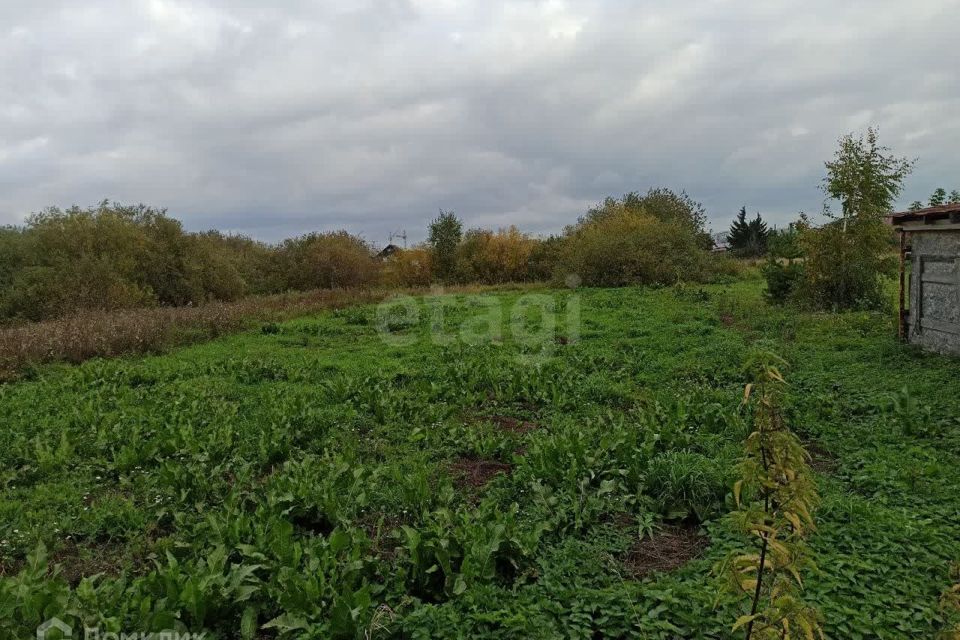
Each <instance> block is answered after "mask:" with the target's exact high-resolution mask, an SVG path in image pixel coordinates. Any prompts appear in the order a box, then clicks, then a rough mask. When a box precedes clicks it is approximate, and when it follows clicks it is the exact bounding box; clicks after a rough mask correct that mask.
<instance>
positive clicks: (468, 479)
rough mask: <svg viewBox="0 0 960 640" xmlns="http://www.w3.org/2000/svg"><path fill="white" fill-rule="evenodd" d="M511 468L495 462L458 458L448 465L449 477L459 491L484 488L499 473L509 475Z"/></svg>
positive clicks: (505, 464) (503, 463)
mask: <svg viewBox="0 0 960 640" xmlns="http://www.w3.org/2000/svg"><path fill="white" fill-rule="evenodd" d="M512 470H513V467H512V466H511V465H509V464H507V463H505V462H497V461H496V460H481V459H478V458H459V459H457V460H456V461H455V462H453V463H452V464H451V465H450V475H452V476H453V480H454V483H455V484H456V485H457V487H458V488H460V489H471V490H476V489H480V488H482V487H484V486H485V485H486V484H487V483H488V482H490V481H491V480H493V478H494V477H495V476H496V475H497V474H500V473H503V474H507V475H509V474H510V472H511V471H512Z"/></svg>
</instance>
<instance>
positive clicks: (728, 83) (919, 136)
mask: <svg viewBox="0 0 960 640" xmlns="http://www.w3.org/2000/svg"><path fill="white" fill-rule="evenodd" d="M958 19H960V0H926V1H925V2H923V3H911V4H907V3H902V2H894V1H887V0H883V1H878V0H870V1H868V0H861V1H856V0H854V1H850V2H845V3H842V6H839V7H838V6H837V3H834V2H828V1H827V0H812V1H811V0H808V1H806V2H800V1H799V0H780V1H775V2H770V1H769V0H751V1H745V2H743V1H742V2H733V1H728V0H704V1H701V2H697V3H679V2H667V1H664V0H658V1H653V2H622V1H615V0H607V1H600V0H586V1H583V2H572V1H568V2H562V1H559V0H553V1H544V2H535V1H532V0H514V1H495V0H473V1H463V2H459V1H455V0H394V1H384V2H366V3H364V2H357V1H355V0H337V1H327V2H320V3H315V2H307V1H290V2H274V3H271V4H270V5H269V6H268V7H264V6H261V3H254V2H228V1H227V0H222V1H218V0H209V1H207V2H181V1H177V0H150V1H143V2H128V1H120V0H99V1H98V0H91V1H88V2H84V3H75V2H43V1H34V2H22V3H18V2H13V3H5V4H4V5H3V6H0V36H2V37H0V222H3V223H14V222H18V221H19V220H21V219H22V217H23V215H24V214H26V213H29V212H30V211H35V210H38V209H40V208H42V207H44V206H47V205H68V204H71V203H74V202H76V203H79V204H91V203H94V202H96V201H98V200H100V199H101V198H104V197H109V198H111V199H115V200H120V201H143V202H147V203H150V204H154V205H157V206H166V207H168V208H169V209H170V211H171V213H173V214H174V215H176V216H178V217H180V218H182V219H183V220H185V221H186V223H187V225H188V226H189V227H191V228H195V229H199V228H208V227H216V228H221V229H226V230H233V231H239V232H244V233H249V234H251V235H253V236H255V237H258V238H263V239H267V240H276V239H279V238H282V237H284V236H287V235H292V234H296V233H302V232H304V231H308V230H312V229H331V228H341V227H343V228H347V229H349V230H351V231H355V232H363V233H364V234H365V235H366V237H368V238H369V239H371V240H376V241H380V242H383V241H384V240H385V239H386V234H387V233H388V232H389V231H391V230H394V229H399V228H406V229H407V230H408V231H409V232H410V235H411V236H412V237H422V236H423V233H424V226H425V223H426V221H427V219H428V218H429V217H430V216H432V215H433V214H434V213H435V212H436V210H437V208H438V207H444V208H453V209H455V210H457V211H458V212H459V213H460V214H461V215H462V216H463V217H464V218H465V220H466V221H467V223H468V224H470V225H483V226H499V225H507V224H517V225H518V226H520V227H521V228H524V229H527V230H530V231H534V232H541V233H544V232H550V231H557V230H559V229H561V228H562V227H563V225H564V224H567V223H569V222H571V221H573V220H574V219H575V218H576V216H577V215H579V214H580V213H582V212H583V210H584V209H585V208H586V207H587V206H589V205H590V204H592V203H595V202H596V201H598V200H600V199H601V198H602V197H603V196H605V195H608V194H619V193H623V192H625V191H629V190H635V189H637V190H643V189H646V188H647V187H649V186H659V185H664V186H671V187H674V188H677V189H681V188H682V189H686V190H687V191H688V192H689V193H690V194H691V195H692V196H694V197H695V198H697V199H699V200H701V201H703V202H704V204H705V205H706V206H707V208H708V211H709V213H710V215H711V219H712V222H713V226H714V227H715V228H717V229H721V228H724V227H725V226H726V225H727V224H729V221H730V219H731V218H732V216H733V215H734V213H735V212H736V210H737V209H738V208H739V207H740V205H742V204H746V205H747V206H748V208H749V209H750V210H760V211H762V212H764V213H766V214H767V215H768V216H769V217H770V218H771V219H772V220H774V221H775V222H779V223H783V222H786V221H788V220H790V219H792V218H793V217H794V216H795V215H796V213H797V212H798V211H800V210H805V211H808V212H811V211H812V212H816V211H818V210H819V209H820V206H821V203H822V195H821V194H820V193H819V192H818V191H817V185H818V183H819V181H820V179H821V177H822V173H823V161H824V160H826V159H828V158H829V157H830V155H831V154H832V152H833V149H834V147H835V142H836V139H837V137H838V136H840V135H841V134H843V133H845V132H848V131H851V130H858V129H862V128H864V127H866V126H867V125H868V124H877V125H879V126H880V128H881V139H882V140H883V141H884V142H885V143H886V144H888V145H890V146H892V147H893V148H894V149H895V150H896V151H897V152H898V153H900V154H903V155H907V156H910V157H918V158H919V159H920V163H919V164H918V166H917V171H916V173H915V175H914V176H913V177H912V178H911V179H910V181H909V183H908V192H907V193H906V194H905V197H904V203H906V202H908V201H909V200H912V199H914V198H921V197H925V196H926V195H927V194H928V193H929V192H930V191H931V190H932V189H933V188H934V187H935V186H938V185H941V184H942V185H943V186H946V187H947V188H948V189H949V188H954V187H960V175H958V173H960V172H957V171H956V151H955V150H956V149H957V148H958V147H960V77H958V74H957V73H956V60H957V58H956V55H955V54H951V51H952V49H953V39H954V38H953V33H952V32H953V30H954V26H955V25H956V24H957V22H958Z"/></svg>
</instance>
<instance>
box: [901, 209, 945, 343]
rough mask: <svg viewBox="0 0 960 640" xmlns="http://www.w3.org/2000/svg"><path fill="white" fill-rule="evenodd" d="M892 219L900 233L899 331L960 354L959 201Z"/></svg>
mask: <svg viewBox="0 0 960 640" xmlns="http://www.w3.org/2000/svg"><path fill="white" fill-rule="evenodd" d="M887 219H888V221H889V222H890V223H891V224H892V225H893V226H894V228H896V229H897V230H898V231H899V233H900V337H901V338H902V339H904V340H907V341H909V342H911V343H915V344H919V345H921V346H923V347H924V348H926V349H930V350H932V351H937V352H940V353H950V354H956V355H960V203H955V204H947V205H943V206H939V207H930V208H927V209H920V210H917V211H904V212H903V213H894V214H892V215H890V216H888V218H887ZM908 264H909V266H910V269H909V271H910V273H909V277H908V276H907V275H906V272H907V265H908Z"/></svg>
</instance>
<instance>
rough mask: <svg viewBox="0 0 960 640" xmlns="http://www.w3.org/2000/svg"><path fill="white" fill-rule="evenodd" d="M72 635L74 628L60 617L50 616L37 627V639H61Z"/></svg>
mask: <svg viewBox="0 0 960 640" xmlns="http://www.w3.org/2000/svg"><path fill="white" fill-rule="evenodd" d="M72 637H73V628H71V627H70V625H68V624H67V623H66V622H64V621H63V620H61V619H60V618H50V619H49V620H47V621H46V622H44V623H43V624H41V625H40V626H39V627H37V640H61V639H62V638H72Z"/></svg>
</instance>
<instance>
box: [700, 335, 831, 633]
mask: <svg viewBox="0 0 960 640" xmlns="http://www.w3.org/2000/svg"><path fill="white" fill-rule="evenodd" d="M784 364H785V363H784V361H783V360H782V359H781V358H779V357H778V356H776V355H774V354H772V353H766V352H759V353H756V354H754V355H753V356H752V357H751V358H750V359H749V360H748V363H747V367H746V369H747V372H748V375H749V378H750V380H751V382H749V383H748V384H747V386H746V389H745V391H744V404H745V405H746V407H747V408H748V409H751V410H752V415H753V431H752V433H750V435H749V436H748V437H747V439H746V441H745V449H746V458H745V459H744V461H743V462H742V463H741V465H740V479H739V480H737V482H736V484H735V485H734V489H733V493H734V498H735V500H736V503H737V511H735V512H734V513H733V514H732V520H733V522H734V523H735V524H736V525H737V528H738V529H739V530H740V531H742V532H743V533H745V534H747V535H749V536H750V537H751V538H753V540H754V542H755V545H756V548H754V549H753V550H750V551H749V552H734V553H732V554H731V555H730V556H729V557H728V558H727V559H726V560H724V561H723V562H722V563H721V564H720V565H719V566H718V568H717V569H718V571H719V572H720V573H721V574H723V575H725V576H726V577H727V581H726V587H727V590H728V591H731V592H733V593H735V594H740V595H743V596H746V597H747V598H748V602H749V610H748V612H747V613H745V614H743V615H741V616H740V617H739V618H737V620H736V622H735V623H734V625H733V628H732V630H733V631H736V630H738V629H741V628H743V629H744V633H745V638H746V640H751V638H758V639H764V640H767V639H769V640H774V639H784V638H789V637H791V633H794V630H798V631H800V632H801V633H802V634H803V636H804V637H806V638H811V639H812V638H813V637H814V634H818V635H819V636H820V637H823V631H822V629H821V626H820V614H819V612H818V611H817V610H816V609H814V608H813V607H811V606H809V605H807V604H806V603H804V602H803V600H801V599H800V597H799V595H798V592H799V590H800V589H802V587H803V581H802V579H801V571H802V570H803V569H805V568H806V567H808V566H810V564H811V561H810V558H809V552H808V549H807V546H806V544H805V542H804V538H806V536H807V534H808V533H809V532H810V531H811V530H812V529H813V528H814V523H813V516H812V511H813V509H814V507H815V506H816V504H817V502H818V495H817V489H816V485H815V483H814V480H813V472H812V471H811V469H810V467H809V465H808V464H807V460H808V458H809V456H808V455H807V453H806V451H805V450H804V448H803V446H802V445H801V444H800V440H799V439H798V438H797V436H796V435H795V434H794V433H793V432H792V431H791V430H790V429H789V427H788V426H787V424H786V423H785V421H784V417H783V411H782V402H783V388H784V386H786V382H785V381H784V378H783V375H782V374H781V372H780V369H781V367H782V366H783V365H784Z"/></svg>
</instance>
